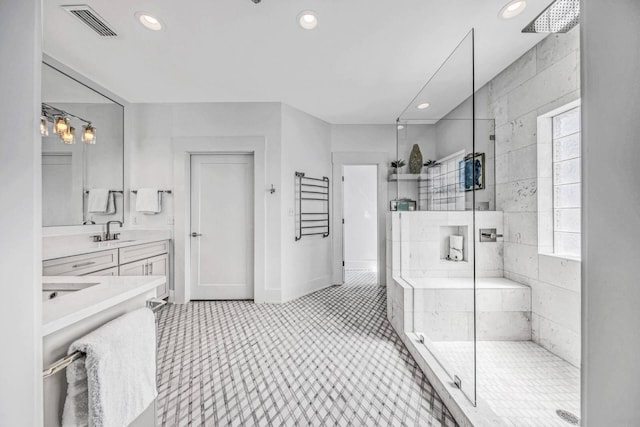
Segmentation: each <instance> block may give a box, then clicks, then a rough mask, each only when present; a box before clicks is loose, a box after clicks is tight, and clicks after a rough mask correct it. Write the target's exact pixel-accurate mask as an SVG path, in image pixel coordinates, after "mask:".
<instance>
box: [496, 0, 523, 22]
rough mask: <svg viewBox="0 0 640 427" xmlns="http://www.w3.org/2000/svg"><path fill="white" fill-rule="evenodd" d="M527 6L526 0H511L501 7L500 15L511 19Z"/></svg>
mask: <svg viewBox="0 0 640 427" xmlns="http://www.w3.org/2000/svg"><path fill="white" fill-rule="evenodd" d="M526 7H527V2H526V0H511V1H510V2H509V3H507V4H505V5H504V7H503V8H502V9H500V13H499V14H498V16H500V17H501V18H502V19H511V18H515V17H516V16H518V15H520V14H521V13H522V11H523V10H524V9H525V8H526Z"/></svg>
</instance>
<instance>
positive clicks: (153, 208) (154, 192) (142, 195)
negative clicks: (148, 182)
mask: <svg viewBox="0 0 640 427" xmlns="http://www.w3.org/2000/svg"><path fill="white" fill-rule="evenodd" d="M136 211H138V212H142V213H144V214H150V215H155V214H157V213H160V211H162V192H161V191H158V189H157V188H140V189H139V190H138V194H137V198H136Z"/></svg>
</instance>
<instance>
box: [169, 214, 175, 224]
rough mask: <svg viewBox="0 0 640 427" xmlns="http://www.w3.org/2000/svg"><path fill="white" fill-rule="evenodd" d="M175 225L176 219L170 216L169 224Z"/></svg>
mask: <svg viewBox="0 0 640 427" xmlns="http://www.w3.org/2000/svg"><path fill="white" fill-rule="evenodd" d="M174 223H175V219H174V217H172V216H170V217H169V218H168V219H167V224H169V225H173V224H174Z"/></svg>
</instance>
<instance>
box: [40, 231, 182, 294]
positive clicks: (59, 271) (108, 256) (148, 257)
mask: <svg viewBox="0 0 640 427" xmlns="http://www.w3.org/2000/svg"><path fill="white" fill-rule="evenodd" d="M169 250H170V244H169V240H159V241H154V242H149V243H142V244H138V245H136V244H133V245H131V244H130V245H127V246H125V247H121V248H114V249H105V250H104V251H97V252H92V253H88V254H81V255H74V256H68V257H62V258H56V259H50V260H46V261H43V263H42V275H43V276H165V277H166V278H167V280H166V283H165V284H164V285H162V286H161V287H159V288H158V291H157V294H158V297H159V298H166V297H168V296H169V276H170V274H169V273H170V266H169Z"/></svg>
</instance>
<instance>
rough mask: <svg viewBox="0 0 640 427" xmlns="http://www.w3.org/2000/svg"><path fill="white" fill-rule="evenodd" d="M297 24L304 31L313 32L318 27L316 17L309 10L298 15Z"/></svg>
mask: <svg viewBox="0 0 640 427" xmlns="http://www.w3.org/2000/svg"><path fill="white" fill-rule="evenodd" d="M298 24H299V25H300V27H302V28H303V29H305V30H313V29H314V28H316V27H317V26H318V16H317V15H316V13H315V12H313V11H311V10H305V11H302V12H300V13H299V14H298Z"/></svg>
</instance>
